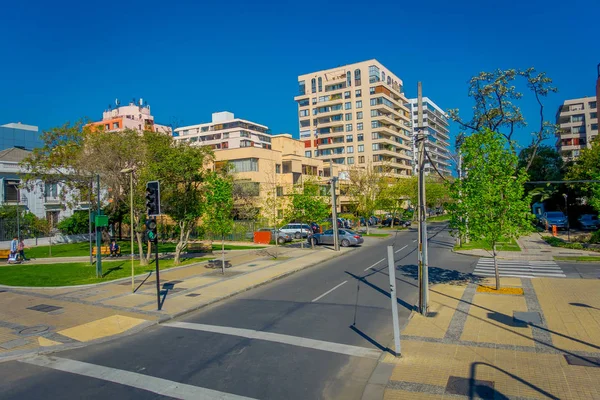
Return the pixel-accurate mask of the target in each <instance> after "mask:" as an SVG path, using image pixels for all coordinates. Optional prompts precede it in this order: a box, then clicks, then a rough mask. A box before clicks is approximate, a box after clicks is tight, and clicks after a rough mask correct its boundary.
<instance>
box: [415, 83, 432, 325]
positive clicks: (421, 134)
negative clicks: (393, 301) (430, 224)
mask: <svg viewBox="0 0 600 400" xmlns="http://www.w3.org/2000/svg"><path fill="white" fill-rule="evenodd" d="M417 118H418V122H417V124H418V126H417V135H416V140H418V143H419V158H418V162H419V178H418V179H419V312H420V313H421V314H422V315H427V306H428V294H429V293H428V289H429V288H428V281H429V276H428V270H427V223H426V219H427V215H426V214H427V212H426V211H427V207H426V201H425V171H424V169H425V137H426V135H425V131H424V130H423V90H422V86H421V82H418V84H417Z"/></svg>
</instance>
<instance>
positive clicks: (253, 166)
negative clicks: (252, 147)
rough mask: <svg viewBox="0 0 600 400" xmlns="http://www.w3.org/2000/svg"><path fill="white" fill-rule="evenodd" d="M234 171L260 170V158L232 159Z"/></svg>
mask: <svg viewBox="0 0 600 400" xmlns="http://www.w3.org/2000/svg"><path fill="white" fill-rule="evenodd" d="M230 163H231V165H232V166H233V170H234V172H250V171H258V158H242V159H239V160H231V161H230Z"/></svg>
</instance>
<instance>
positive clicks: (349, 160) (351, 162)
mask: <svg viewBox="0 0 600 400" xmlns="http://www.w3.org/2000/svg"><path fill="white" fill-rule="evenodd" d="M348 164H350V165H352V164H354V157H348Z"/></svg>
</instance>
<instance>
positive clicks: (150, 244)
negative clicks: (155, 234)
mask: <svg viewBox="0 0 600 400" xmlns="http://www.w3.org/2000/svg"><path fill="white" fill-rule="evenodd" d="M146 257H147V259H148V261H150V258H151V257H152V242H151V241H149V240H148V253H147V254H146Z"/></svg>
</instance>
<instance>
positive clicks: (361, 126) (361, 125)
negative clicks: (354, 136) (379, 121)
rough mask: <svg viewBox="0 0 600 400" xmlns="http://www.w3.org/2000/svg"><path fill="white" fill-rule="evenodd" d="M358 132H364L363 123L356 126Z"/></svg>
mask: <svg viewBox="0 0 600 400" xmlns="http://www.w3.org/2000/svg"><path fill="white" fill-rule="evenodd" d="M356 130H357V131H362V130H363V123H362V122H359V123H358V124H356Z"/></svg>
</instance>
